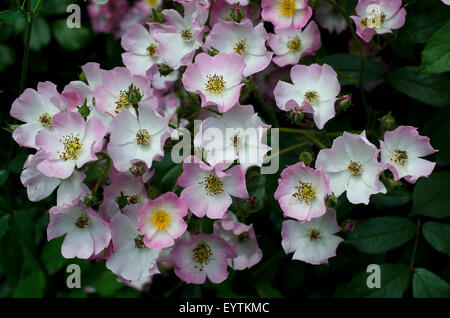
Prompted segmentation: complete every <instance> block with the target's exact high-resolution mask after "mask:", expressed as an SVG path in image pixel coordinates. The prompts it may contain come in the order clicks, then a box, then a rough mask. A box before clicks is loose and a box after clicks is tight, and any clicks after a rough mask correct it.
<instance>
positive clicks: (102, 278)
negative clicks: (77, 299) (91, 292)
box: [82, 261, 124, 297]
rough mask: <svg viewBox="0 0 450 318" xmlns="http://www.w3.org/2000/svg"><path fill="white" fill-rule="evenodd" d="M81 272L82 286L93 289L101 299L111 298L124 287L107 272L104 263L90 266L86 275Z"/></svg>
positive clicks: (115, 277)
mask: <svg viewBox="0 0 450 318" xmlns="http://www.w3.org/2000/svg"><path fill="white" fill-rule="evenodd" d="M85 272H86V271H83V270H82V280H84V282H83V286H89V287H93V288H94V289H95V291H96V292H97V293H98V294H99V295H100V296H101V297H112V296H113V295H114V293H115V292H116V291H117V290H119V289H120V288H122V287H123V286H124V284H123V283H119V282H118V281H117V276H116V275H115V274H114V273H113V272H111V271H110V270H108V269H107V268H106V265H105V261H102V262H97V263H95V264H92V266H91V267H90V268H89V270H88V271H87V273H85Z"/></svg>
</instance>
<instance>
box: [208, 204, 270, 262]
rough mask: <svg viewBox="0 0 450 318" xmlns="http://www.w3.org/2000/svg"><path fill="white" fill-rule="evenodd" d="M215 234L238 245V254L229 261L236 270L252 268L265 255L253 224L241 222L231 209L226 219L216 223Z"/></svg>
mask: <svg viewBox="0 0 450 318" xmlns="http://www.w3.org/2000/svg"><path fill="white" fill-rule="evenodd" d="M214 234H216V235H218V236H220V237H221V238H223V239H224V240H225V241H227V242H228V243H232V244H233V245H234V246H235V247H236V252H237V256H236V257H235V258H232V259H230V260H229V261H228V265H229V266H230V267H232V268H233V269H234V270H243V269H247V268H250V267H252V266H254V265H256V264H257V263H259V261H260V260H261V259H262V257H263V254H262V251H261V249H260V248H259V246H258V241H257V240H256V236H255V230H254V228H253V225H252V224H251V225H245V224H243V223H240V222H239V221H238V220H237V218H236V216H235V215H234V214H233V213H232V212H231V211H228V212H227V214H226V215H225V218H224V219H222V220H219V221H216V222H215V223H214Z"/></svg>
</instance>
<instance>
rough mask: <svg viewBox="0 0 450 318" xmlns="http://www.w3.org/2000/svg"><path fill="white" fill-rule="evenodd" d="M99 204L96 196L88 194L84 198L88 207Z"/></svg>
mask: <svg viewBox="0 0 450 318" xmlns="http://www.w3.org/2000/svg"><path fill="white" fill-rule="evenodd" d="M97 203H98V199H97V197H96V196H95V195H94V194H88V195H87V196H86V197H85V198H84V204H85V205H86V206H88V207H93V206H95V205H96V204H97Z"/></svg>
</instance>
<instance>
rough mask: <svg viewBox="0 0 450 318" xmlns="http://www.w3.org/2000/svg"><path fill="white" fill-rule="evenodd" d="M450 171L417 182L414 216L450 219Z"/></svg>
mask: <svg viewBox="0 0 450 318" xmlns="http://www.w3.org/2000/svg"><path fill="white" fill-rule="evenodd" d="M449 196H450V171H443V172H435V173H433V174H431V175H430V176H429V177H428V178H422V179H420V180H418V181H417V184H416V186H415V187H414V191H413V206H412V211H411V212H412V214H415V215H416V214H420V215H426V216H430V217H433V218H436V219H444V218H447V217H450V200H449V199H448V198H449Z"/></svg>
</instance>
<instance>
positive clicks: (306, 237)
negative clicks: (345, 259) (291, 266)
mask: <svg viewBox="0 0 450 318" xmlns="http://www.w3.org/2000/svg"><path fill="white" fill-rule="evenodd" d="M340 229H341V228H340V227H339V226H338V225H337V223H336V212H335V211H334V210H333V209H328V210H327V212H326V213H325V214H324V215H322V216H321V217H318V218H315V219H312V220H311V221H309V222H306V223H301V222H299V221H294V220H286V221H283V226H282V230H281V237H282V238H283V240H282V242H281V245H282V246H283V249H284V251H285V252H286V254H289V253H292V252H294V255H293V257H292V259H296V260H300V261H303V262H306V263H309V264H313V265H319V264H328V259H329V258H330V257H334V256H336V249H337V247H338V245H339V244H340V243H341V242H342V241H344V239H342V238H341V237H339V236H336V235H333V234H335V233H337V232H339V231H340Z"/></svg>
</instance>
